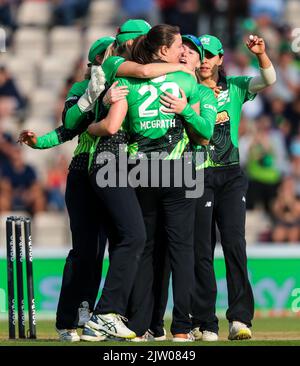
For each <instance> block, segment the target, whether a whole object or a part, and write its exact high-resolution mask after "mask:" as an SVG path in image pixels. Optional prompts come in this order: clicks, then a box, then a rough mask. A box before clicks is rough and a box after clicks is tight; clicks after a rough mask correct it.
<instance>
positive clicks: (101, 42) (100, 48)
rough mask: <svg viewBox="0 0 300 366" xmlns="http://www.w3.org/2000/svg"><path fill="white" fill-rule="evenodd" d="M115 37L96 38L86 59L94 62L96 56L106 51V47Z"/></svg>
mask: <svg viewBox="0 0 300 366" xmlns="http://www.w3.org/2000/svg"><path fill="white" fill-rule="evenodd" d="M115 40H116V39H115V38H114V37H102V38H99V39H97V41H95V42H94V43H93V44H92V45H91V48H90V50H89V56H88V59H89V61H90V63H92V64H93V63H94V62H95V59H96V56H97V55H100V54H101V53H103V52H104V51H106V49H107V47H108V46H110V45H111V44H112V43H113V42H114V41H115Z"/></svg>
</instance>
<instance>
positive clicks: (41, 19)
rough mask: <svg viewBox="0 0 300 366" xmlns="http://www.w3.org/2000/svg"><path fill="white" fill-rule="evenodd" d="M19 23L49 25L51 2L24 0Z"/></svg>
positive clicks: (18, 18) (20, 8) (19, 11)
mask: <svg viewBox="0 0 300 366" xmlns="http://www.w3.org/2000/svg"><path fill="white" fill-rule="evenodd" d="M17 21H18V24H19V25H21V26H24V25H39V26H47V25H48V24H49V23H50V21H51V8H50V3H49V2H47V1H45V2H37V1H30V0H29V1H28V0H27V1H23V2H22V3H21V4H20V7H19V10H18V16H17Z"/></svg>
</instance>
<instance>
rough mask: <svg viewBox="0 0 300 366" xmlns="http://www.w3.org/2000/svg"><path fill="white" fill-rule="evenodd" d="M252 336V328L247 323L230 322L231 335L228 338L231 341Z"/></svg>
mask: <svg viewBox="0 0 300 366" xmlns="http://www.w3.org/2000/svg"><path fill="white" fill-rule="evenodd" d="M251 337H252V334H251V330H250V329H249V328H248V327H247V325H246V324H244V323H241V322H238V321H233V322H232V323H229V336H228V339H230V340H231V341H235V340H243V339H250V338H251Z"/></svg>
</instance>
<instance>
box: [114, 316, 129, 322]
mask: <svg viewBox="0 0 300 366" xmlns="http://www.w3.org/2000/svg"><path fill="white" fill-rule="evenodd" d="M116 318H117V319H118V320H119V321H122V322H125V323H127V322H128V319H127V318H125V316H123V315H120V314H116Z"/></svg>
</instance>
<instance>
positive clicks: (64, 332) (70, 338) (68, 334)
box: [56, 328, 80, 342]
mask: <svg viewBox="0 0 300 366" xmlns="http://www.w3.org/2000/svg"><path fill="white" fill-rule="evenodd" d="M56 331H57V333H58V335H59V340H60V341H61V342H79V341H80V337H79V335H78V333H77V330H76V329H57V328H56Z"/></svg>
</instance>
